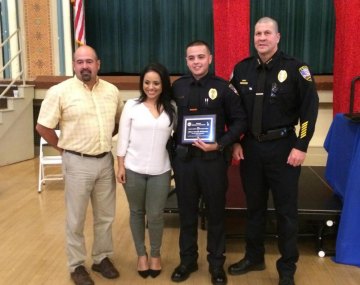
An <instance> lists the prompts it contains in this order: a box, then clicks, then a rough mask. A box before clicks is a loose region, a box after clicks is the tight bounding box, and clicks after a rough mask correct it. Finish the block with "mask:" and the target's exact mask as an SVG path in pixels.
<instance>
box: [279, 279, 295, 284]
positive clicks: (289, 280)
mask: <svg viewBox="0 0 360 285" xmlns="http://www.w3.org/2000/svg"><path fill="white" fill-rule="evenodd" d="M279 285H295V281H294V277H280V280H279Z"/></svg>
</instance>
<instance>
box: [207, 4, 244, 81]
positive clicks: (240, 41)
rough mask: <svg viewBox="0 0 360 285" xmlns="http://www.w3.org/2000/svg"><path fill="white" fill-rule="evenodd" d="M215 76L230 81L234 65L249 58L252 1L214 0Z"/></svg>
mask: <svg viewBox="0 0 360 285" xmlns="http://www.w3.org/2000/svg"><path fill="white" fill-rule="evenodd" d="M213 14H214V46H215V47H214V48H215V58H214V61H215V74H216V75H218V76H220V77H223V78H224V79H227V80H228V79H229V78H230V75H231V72H232V70H233V68H234V65H235V64H236V63H237V62H238V61H240V60H241V59H243V58H245V57H247V56H249V49H250V48H249V46H250V42H249V39H250V0H213Z"/></svg>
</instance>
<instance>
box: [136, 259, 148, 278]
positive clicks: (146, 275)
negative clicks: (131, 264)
mask: <svg viewBox="0 0 360 285" xmlns="http://www.w3.org/2000/svg"><path fill="white" fill-rule="evenodd" d="M145 256H146V262H147V259H148V255H147V253H146V255H145ZM138 258H140V256H139V257H138ZM138 266H139V260H138ZM138 273H139V275H140V276H141V277H142V278H144V279H145V278H147V277H148V276H149V275H150V269H145V270H139V269H138Z"/></svg>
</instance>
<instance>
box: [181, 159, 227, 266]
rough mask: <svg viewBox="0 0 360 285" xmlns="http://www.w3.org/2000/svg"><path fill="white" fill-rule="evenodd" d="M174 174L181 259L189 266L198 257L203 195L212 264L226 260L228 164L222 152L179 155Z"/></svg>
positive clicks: (208, 247) (209, 257)
mask: <svg viewBox="0 0 360 285" xmlns="http://www.w3.org/2000/svg"><path fill="white" fill-rule="evenodd" d="M174 174H175V184H176V193H177V198H178V207H179V213H180V239H179V246H180V259H181V263H182V264H185V265H189V264H194V263H196V262H197V258H198V245H197V238H198V234H197V230H198V213H199V199H200V197H202V198H203V201H204V203H205V208H206V218H207V251H208V256H207V259H208V262H209V265H210V267H222V266H223V265H224V262H225V256H224V253H225V230H224V215H225V194H226V190H227V164H226V163H225V160H224V158H223V156H222V155H221V154H220V153H219V155H217V156H216V158H212V159H208V160H206V159H205V158H202V157H190V158H187V159H182V158H178V157H175V160H174Z"/></svg>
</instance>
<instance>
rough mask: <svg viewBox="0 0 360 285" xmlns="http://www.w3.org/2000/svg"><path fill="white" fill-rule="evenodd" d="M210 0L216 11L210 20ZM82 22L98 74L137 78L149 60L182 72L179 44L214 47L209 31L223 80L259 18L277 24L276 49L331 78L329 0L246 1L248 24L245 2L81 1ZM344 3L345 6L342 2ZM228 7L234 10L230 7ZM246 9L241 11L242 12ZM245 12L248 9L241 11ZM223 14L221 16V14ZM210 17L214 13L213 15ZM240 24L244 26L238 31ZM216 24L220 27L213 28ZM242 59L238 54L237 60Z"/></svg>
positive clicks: (242, 0) (330, 10) (331, 18)
mask: <svg viewBox="0 0 360 285" xmlns="http://www.w3.org/2000/svg"><path fill="white" fill-rule="evenodd" d="M213 2H214V3H215V4H217V5H223V9H222V8H221V7H220V8H219V6H217V7H218V8H217V9H218V10H217V12H220V13H223V14H222V18H221V17H219V18H216V19H217V22H215V23H216V25H217V27H215V29H214V27H213V23H214V21H216V20H215V18H213V16H214V13H216V12H214V10H213V8H214V7H215V6H216V5H215V4H214V5H213ZM84 3H85V22H86V40H87V44H89V45H91V46H93V47H95V49H96V50H97V51H98V53H99V57H100V58H101V61H102V67H101V73H102V74H138V73H139V72H140V70H141V69H142V68H143V67H144V66H145V65H146V64H148V63H149V62H151V61H159V62H161V63H163V64H165V65H166V66H167V67H168V69H169V71H170V72H171V73H172V74H182V73H186V72H187V68H186V65H185V59H184V56H185V52H184V49H185V46H186V44H187V43H188V42H190V41H192V40H194V39H203V40H205V41H207V42H209V44H210V46H211V48H212V49H213V47H214V33H216V29H218V30H219V29H220V30H222V31H223V33H227V34H226V35H225V36H224V35H222V36H220V37H219V34H218V39H219V40H220V41H223V40H224V39H225V40H226V41H225V42H226V45H225V44H224V42H220V45H221V46H222V48H221V49H219V48H216V50H215V52H214V58H215V67H216V66H217V62H219V65H220V67H221V68H222V69H223V70H225V71H224V73H221V75H222V76H224V77H228V73H229V69H232V68H233V63H232V62H231V63H229V65H231V67H227V66H224V64H225V65H226V64H227V60H228V59H227V57H231V58H235V59H236V57H237V56H238V55H237V52H238V49H239V44H240V45H244V44H245V41H244V42H241V43H239V38H241V39H242V38H246V37H247V35H243V34H242V33H243V31H244V30H246V29H247V30H250V31H251V35H250V44H248V45H249V47H251V50H253V27H254V24H255V22H256V20H257V19H258V18H260V17H262V16H272V17H274V18H276V19H277V20H278V21H279V25H280V32H281V36H282V38H281V41H280V48H281V49H282V50H284V51H285V52H287V53H289V54H290V55H293V56H296V57H298V58H299V59H302V60H304V61H305V62H307V63H308V64H309V65H310V67H311V69H312V71H313V73H314V74H332V72H333V47H334V26H335V18H334V8H333V0H316V1H315V0H301V1H299V0H250V21H249V23H248V24H247V23H245V22H243V21H244V17H243V15H244V13H243V12H244V11H243V10H242V9H245V10H246V9H248V7H247V5H248V3H249V0H131V1H129V0H106V1H96V0H86V1H84ZM344 5H345V4H344ZM233 7H235V8H234V9H233ZM246 11H247V10H246ZM247 12H248V11H247ZM226 13H227V14H226ZM215 16H216V15H215ZM239 23H241V24H240V25H248V26H247V27H240V28H239ZM219 25H220V27H219ZM242 57H243V55H241V56H239V57H238V59H239V60H240V59H241V58H242Z"/></svg>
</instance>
